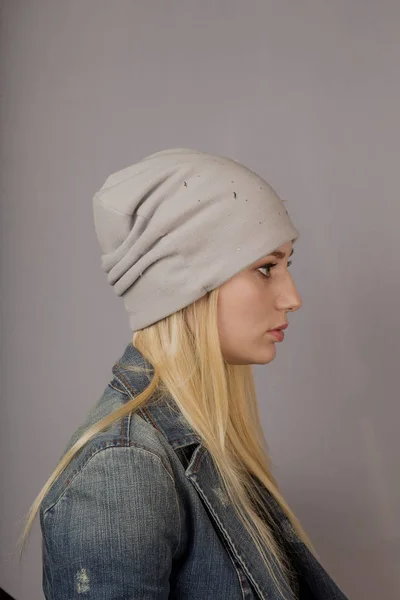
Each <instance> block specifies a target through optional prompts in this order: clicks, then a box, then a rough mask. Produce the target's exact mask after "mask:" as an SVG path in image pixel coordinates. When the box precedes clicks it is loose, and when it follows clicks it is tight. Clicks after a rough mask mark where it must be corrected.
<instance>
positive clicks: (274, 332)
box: [268, 329, 285, 342]
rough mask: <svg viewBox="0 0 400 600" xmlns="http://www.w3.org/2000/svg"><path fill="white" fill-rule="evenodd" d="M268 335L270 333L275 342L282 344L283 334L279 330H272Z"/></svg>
mask: <svg viewBox="0 0 400 600" xmlns="http://www.w3.org/2000/svg"><path fill="white" fill-rule="evenodd" d="M268 333H270V334H271V335H272V336H273V337H274V338H275V340H276V341H277V342H283V340H284V339H285V334H284V333H283V331H281V330H280V329H272V331H269V332H268Z"/></svg>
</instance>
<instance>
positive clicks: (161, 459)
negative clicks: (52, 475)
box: [43, 442, 180, 520]
mask: <svg viewBox="0 0 400 600" xmlns="http://www.w3.org/2000/svg"><path fill="white" fill-rule="evenodd" d="M109 448H122V449H126V448H139V449H140V450H144V451H145V452H148V453H149V454H152V455H153V456H155V457H156V458H158V459H159V460H160V462H161V464H162V466H163V467H164V470H165V471H166V472H167V474H168V476H169V477H170V479H171V480H172V482H173V484H174V490H175V496H176V495H177V494H176V487H175V479H174V477H173V474H172V473H171V471H170V470H169V468H168V467H167V466H166V465H165V463H164V460H163V457H162V455H161V454H159V453H158V452H156V451H154V450H150V449H149V448H147V447H146V446H143V445H142V444H139V443H137V442H131V443H130V444H129V445H127V446H117V445H116V443H115V442H111V443H108V444H107V445H105V446H104V447H102V448H97V450H95V451H94V452H93V453H92V454H91V455H90V456H89V457H88V458H87V460H85V462H84V463H83V464H82V465H80V467H79V468H78V469H77V470H76V471H75V472H74V473H73V475H72V476H71V477H70V478H69V479H68V480H67V483H66V485H65V488H64V489H63V491H62V493H61V494H60V495H59V496H57V498H56V499H55V500H54V502H53V503H52V504H51V505H50V506H48V507H47V508H46V509H45V510H44V511H43V516H45V515H46V514H47V513H48V512H49V510H51V509H52V508H54V507H55V505H56V504H57V503H58V502H59V501H60V500H61V498H62V497H63V496H64V494H65V493H66V491H67V489H68V486H69V485H70V484H71V483H72V481H73V480H74V479H75V478H76V477H77V475H79V473H80V472H81V471H82V469H83V468H84V467H85V466H86V465H87V464H88V462H89V461H90V460H91V459H92V458H93V457H94V456H96V454H98V453H99V452H103V451H104V450H108V449H109ZM61 475H62V473H60V475H59V477H61ZM179 520H180V519H179Z"/></svg>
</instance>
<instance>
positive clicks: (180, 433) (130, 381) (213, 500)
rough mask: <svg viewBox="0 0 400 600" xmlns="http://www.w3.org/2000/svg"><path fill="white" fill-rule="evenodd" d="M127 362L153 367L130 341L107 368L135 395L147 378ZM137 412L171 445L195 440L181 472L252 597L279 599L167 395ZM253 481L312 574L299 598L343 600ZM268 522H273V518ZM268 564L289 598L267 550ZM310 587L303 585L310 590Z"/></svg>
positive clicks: (205, 456) (205, 455) (206, 456)
mask: <svg viewBox="0 0 400 600" xmlns="http://www.w3.org/2000/svg"><path fill="white" fill-rule="evenodd" d="M130 364H140V365H145V366H147V367H148V368H149V369H150V370H151V373H152V371H153V368H152V366H151V364H150V363H149V362H148V361H147V360H146V359H145V358H144V356H143V355H142V354H141V353H140V352H139V351H138V350H137V348H135V347H134V346H133V345H132V343H129V344H128V345H127V347H126V349H125V351H124V353H123V355H122V357H121V358H120V359H119V360H118V361H117V362H116V363H115V364H114V366H113V368H112V371H113V373H114V377H115V379H114V384H115V385H116V387H118V388H119V389H121V391H123V392H125V393H127V394H128V395H129V396H130V397H134V396H136V395H137V394H139V393H141V392H142V391H143V390H144V389H145V388H146V387H147V386H148V384H149V380H148V379H147V378H146V376H145V375H143V374H141V373H134V372H132V371H130V370H129V365H130ZM137 412H138V413H139V414H140V415H141V416H142V418H144V419H145V420H146V421H148V422H149V423H151V424H152V425H153V427H155V428H156V429H158V430H159V431H160V432H161V433H162V434H163V435H164V437H165V438H166V439H167V440H168V442H169V444H170V445H171V446H172V447H173V448H174V449H175V450H178V449H179V448H183V447H185V446H189V445H192V444H195V445H196V448H195V450H194V452H193V454H192V455H191V458H190V462H189V464H188V466H187V467H186V470H185V475H186V477H187V478H188V479H189V481H190V482H191V483H192V485H193V486H194V487H195V489H196V491H197V493H198V494H199V496H200V498H201V500H202V501H203V504H204V506H205V508H206V510H207V512H208V515H209V517H210V518H211V520H212V522H213V524H214V527H215V528H216V530H217V532H218V534H219V536H220V537H221V538H222V539H223V540H224V545H225V547H227V548H228V549H229V551H230V553H231V555H232V556H233V560H234V561H235V562H236V563H239V564H240V566H241V568H242V569H243V571H244V572H245V573H246V575H247V577H248V579H249V580H250V581H251V583H252V584H253V586H254V590H255V593H256V597H257V598H259V600H263V599H266V598H268V599H269V600H278V598H279V599H280V600H281V596H279V595H278V593H277V591H276V588H275V585H274V584H273V581H272V579H271V576H270V575H269V573H268V571H267V570H266V568H265V566H264V563H263V561H262V559H261V557H260V554H259V552H258V550H257V549H256V548H255V546H254V543H253V541H252V539H251V537H250V536H249V534H248V533H247V531H246V529H245V528H244V527H243V525H242V523H241V521H240V520H239V519H238V517H237V515H236V513H235V512H234V509H233V508H232V506H231V504H230V503H229V502H228V500H227V498H226V497H224V493H223V490H222V489H221V480H220V476H219V474H218V472H217V470H216V467H215V465H214V462H213V460H212V457H211V455H210V453H209V452H208V450H207V449H206V448H205V447H204V445H203V444H202V443H201V440H200V438H199V436H198V435H197V434H196V433H195V432H194V431H193V430H192V428H191V427H190V426H189V424H188V423H187V421H186V420H185V418H184V417H183V415H182V413H181V411H180V410H179V408H178V406H177V405H176V403H175V401H174V399H173V398H172V397H171V396H170V395H166V396H163V397H162V398H161V399H160V398H158V399H157V402H152V401H150V402H148V403H147V404H146V406H145V407H143V408H140V409H139V410H138V411H137ZM254 484H255V485H256V486H257V487H258V489H259V490H260V492H261V494H262V497H263V500H265V506H266V507H268V512H267V514H266V517H267V519H269V518H270V517H269V516H268V515H271V514H272V515H273V519H274V520H275V523H276V529H275V534H276V535H278V536H279V537H280V540H281V542H282V543H283V544H284V546H285V547H286V550H287V551H288V552H289V553H290V554H291V556H292V558H293V563H294V564H295V565H296V567H297V569H298V572H299V573H301V572H306V573H307V572H308V573H312V576H311V577H307V576H306V581H307V583H305V585H310V588H311V590H312V595H308V594H307V593H305V594H304V596H302V597H304V598H313V599H318V600H322V598H327V597H329V598H332V599H333V600H346V598H345V596H344V595H343V594H342V592H341V590H339V588H338V587H337V586H336V584H335V583H334V582H333V581H332V579H331V578H330V577H329V575H328V574H327V573H326V571H325V570H324V569H323V567H322V566H321V565H320V564H319V562H318V560H317V559H316V558H315V557H314V556H313V555H312V553H311V552H310V551H309V550H308V548H307V546H306V545H305V544H304V543H303V542H302V540H301V539H300V538H299V536H298V535H297V533H296V531H295V530H294V528H293V527H292V525H291V523H290V521H289V519H288V518H287V516H286V515H285V514H284V513H283V511H282V509H281V508H280V506H279V504H278V503H277V501H276V500H275V499H274V498H273V497H272V495H271V494H270V493H269V492H268V490H266V488H264V487H263V486H261V485H260V484H259V482H257V481H256V480H255V479H254ZM271 526H273V527H274V525H273V523H271ZM270 564H271V565H272V568H273V569H274V572H275V574H276V577H277V579H278V580H279V581H280V583H281V585H282V588H283V590H284V594H285V596H284V597H285V598H286V599H287V600H292V599H294V596H293V592H292V590H291V589H290V588H289V586H288V583H287V582H286V581H284V580H282V578H281V575H280V574H279V572H278V570H277V569H276V562H275V559H274V557H273V556H272V555H270ZM310 588H307V589H308V590H309V591H310Z"/></svg>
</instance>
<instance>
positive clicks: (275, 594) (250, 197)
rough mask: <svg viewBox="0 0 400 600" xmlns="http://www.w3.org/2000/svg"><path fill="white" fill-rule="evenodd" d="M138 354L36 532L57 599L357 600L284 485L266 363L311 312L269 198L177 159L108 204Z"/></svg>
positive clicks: (255, 180)
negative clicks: (262, 379) (267, 398)
mask: <svg viewBox="0 0 400 600" xmlns="http://www.w3.org/2000/svg"><path fill="white" fill-rule="evenodd" d="M93 207H94V221H95V229H96V234H97V236H98V240H99V243H100V246H101V249H102V269H103V270H104V271H105V272H106V273H107V277H108V282H109V284H110V285H112V286H113V288H114V290H115V293H116V294H117V295H118V296H121V297H122V298H123V300H124V305H125V308H126V310H127V312H128V315H129V325H130V329H131V330H132V332H133V334H132V338H131V341H129V343H128V345H127V346H126V348H125V351H124V352H123V354H122V356H120V358H119V359H118V360H116V362H115V364H114V365H113V367H112V374H110V381H109V383H108V385H107V387H106V389H105V391H104V393H103V395H102V397H101V398H100V400H99V401H98V402H97V403H96V405H95V406H93V408H92V409H91V410H90V412H89V414H88V415H87V417H86V419H85V420H84V422H83V423H82V425H81V426H80V427H79V428H78V429H77V431H75V432H74V433H73V435H72V437H71V439H70V441H69V443H68V445H67V447H66V449H65V451H64V453H63V455H62V457H61V460H60V462H59V463H58V465H57V467H56V469H55V471H54V472H53V474H52V475H51V476H50V478H49V480H48V481H47V483H46V484H45V486H44V487H43V489H42V490H41V492H40V493H39V495H38V497H37V498H36V500H35V502H34V503H33V505H32V507H31V509H30V512H29V514H28V517H27V524H26V527H25V530H24V532H23V537H22V545H21V555H22V552H23V547H24V543H25V540H26V537H27V536H28V533H29V530H30V527H31V525H32V522H33V520H34V518H35V515H36V513H37V512H38V510H39V509H40V524H41V531H42V534H43V590H44V594H45V597H46V599H47V600H74V599H78V598H79V599H83V598H85V599H88V600H89V599H93V600H128V599H129V600H133V599H135V600H136V599H140V600H156V599H157V600H161V599H167V598H174V599H179V600H210V599H213V600H214V599H215V600H239V599H242V600H244V599H246V600H256V599H258V600H261V599H265V600H266V599H268V600H278V599H282V598H283V599H287V600H294V599H295V598H301V599H304V600H311V599H314V600H345V596H344V595H343V593H342V592H341V591H340V589H339V588H338V587H337V586H336V584H335V583H334V582H333V580H332V579H331V578H330V576H329V575H328V573H327V572H326V571H325V570H324V568H323V567H322V566H321V564H320V563H319V561H318V559H317V557H316V554H315V552H314V550H313V548H312V545H311V543H310V541H309V539H308V537H307V535H306V534H305V532H304V531H303V529H302V527H301V525H300V523H299V521H298V519H297V518H296V516H295V515H294V514H293V512H292V510H291V509H290V507H289V506H288V504H287V502H286V501H285V499H284V498H283V496H282V493H281V492H280V490H279V486H278V483H277V481H276V480H275V479H274V477H273V474H272V473H271V467H270V461H269V458H268V446H267V444H266V441H265V438H264V435H263V431H262V428H261V425H260V418H259V412H258V405H257V398H256V392H255V385H254V380H253V371H252V367H251V365H253V364H267V363H269V362H271V361H272V360H273V359H274V358H275V355H276V342H281V341H282V340H283V337H284V334H283V332H282V329H284V328H285V327H286V326H287V324H288V313H289V312H290V311H295V310H298V309H299V308H300V307H301V298H300V296H299V294H298V292H297V290H296V287H295V285H294V282H293V279H292V276H291V274H290V272H289V270H288V267H289V265H290V260H289V257H290V256H291V254H292V253H293V244H294V242H295V240H296V239H297V238H298V237H299V233H298V231H297V230H296V229H295V227H294V225H293V223H292V221H291V219H290V217H289V215H288V213H287V211H286V209H285V207H284V204H283V201H282V200H281V199H280V198H279V197H278V196H277V194H276V193H275V191H274V190H273V189H272V188H271V186H270V185H269V184H268V183H267V182H266V181H264V180H263V179H261V177H259V176H258V175H257V174H255V173H254V172H252V171H251V170H250V169H248V168H246V167H245V166H243V165H241V164H239V163H238V162H236V161H234V160H232V159H229V158H226V157H221V156H214V155H210V154H206V153H203V152H199V151H196V150H191V149H187V148H178V149H170V150H164V151H161V152H157V153H155V154H152V155H151V156H148V157H146V158H144V159H143V160H142V161H140V162H138V163H137V164H134V165H132V166H129V167H126V168H124V169H122V170H120V171H118V172H116V173H113V174H112V175H110V176H109V177H108V178H107V180H106V181H105V183H104V185H103V186H102V188H101V189H100V190H99V191H98V192H97V193H96V194H95V196H94V199H93Z"/></svg>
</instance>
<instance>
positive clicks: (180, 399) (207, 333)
mask: <svg viewBox="0 0 400 600" xmlns="http://www.w3.org/2000/svg"><path fill="white" fill-rule="evenodd" d="M218 292H219V289H218V288H216V289H214V290H212V291H211V292H208V293H207V294H206V295H204V296H202V297H201V298H199V299H198V300H196V301H195V302H194V303H192V304H191V305H189V306H187V307H185V308H183V309H181V310H179V311H177V312H175V313H173V314H172V315H169V316H168V317H166V318H164V319H162V320H160V321H158V322H157V323H154V324H153V325H150V326H149V327H146V328H144V329H142V330H140V331H137V332H135V333H134V335H133V340H132V343H133V345H134V346H135V347H136V348H137V349H138V350H139V352H140V353H141V354H142V355H143V356H144V357H145V358H146V359H147V360H148V361H149V363H150V364H151V365H152V366H153V368H154V376H153V378H152V380H150V379H149V381H150V383H149V386H148V387H147V388H146V389H145V390H144V391H143V392H142V393H140V394H138V395H137V396H136V397H134V398H132V399H130V400H129V401H128V402H126V403H124V404H123V405H122V406H121V407H120V408H118V409H117V410H115V411H114V412H112V413H110V414H109V415H107V416H106V417H104V418H103V419H101V420H100V421H99V422H97V423H95V424H94V425H92V426H91V427H89V429H87V430H86V431H85V433H84V434H83V435H82V436H81V437H80V438H79V439H78V440H77V441H76V442H75V444H74V445H73V446H72V447H71V448H70V449H69V451H68V452H66V454H65V455H64V456H63V457H62V459H61V460H60V461H59V463H58V465H57V467H56V468H55V470H54V471H53V473H52V474H51V476H50V477H49V479H48V480H47V482H46V483H45V485H44V486H43V488H42V489H41V491H40V492H39V494H38V496H37V497H36V499H35V501H34V502H33V504H32V506H31V508H30V510H29V512H28V514H27V516H26V524H25V527H24V530H23V532H22V534H21V537H20V539H19V541H18V544H17V549H18V548H19V556H20V559H21V558H22V555H23V552H24V548H25V544H26V541H27V538H28V536H29V532H30V529H31V527H32V524H33V521H34V519H35V516H36V513H37V512H38V510H39V508H40V505H41V502H42V501H43V499H44V497H45V495H46V493H47V492H48V490H49V489H50V487H51V485H52V484H53V482H54V481H55V480H56V479H57V477H58V476H59V475H60V474H61V473H62V471H63V470H64V469H65V468H66V467H67V465H68V464H69V462H70V461H71V460H72V459H73V457H74V456H75V455H76V454H77V453H78V452H79V450H80V449H81V448H82V447H83V446H84V445H85V444H86V442H88V441H89V440H90V439H91V438H93V437H94V436H95V435H96V434H98V433H99V432H101V431H102V430H103V429H104V428H106V427H108V426H109V425H111V424H112V423H113V422H114V421H117V420H118V419H121V418H122V417H124V416H125V415H127V414H129V413H131V412H134V411H136V410H137V409H138V408H140V407H142V406H144V405H145V403H146V401H147V400H148V399H149V398H150V397H151V396H153V394H156V393H161V394H162V393H163V392H164V391H166V392H167V393H169V394H171V395H172V397H173V398H174V400H175V402H176V404H177V406H178V407H179V409H180V410H181V411H182V414H183V416H184V417H185V418H186V420H187V422H188V423H189V425H190V426H191V427H192V428H193V430H194V431H195V432H196V433H197V434H198V435H199V437H200V438H201V440H202V443H203V445H204V446H205V447H206V448H207V450H208V451H209V452H210V454H211V456H212V457H213V459H214V463H215V466H216V468H217V470H218V472H219V474H220V476H221V478H222V481H223V483H224V486H225V491H226V494H227V495H228V497H229V500H230V501H231V505H232V506H233V507H234V508H235V510H236V511H237V514H238V517H239V518H240V520H241V521H242V523H243V525H244V527H245V528H246V530H247V531H248V533H249V534H250V536H251V538H252V539H253V541H254V543H255V545H256V547H257V548H258V550H259V551H260V553H261V556H262V557H263V559H264V560H265V564H266V568H267V569H268V570H269V572H270V573H271V576H272V578H273V579H274V581H275V582H276V584H277V586H278V588H279V587H280V586H279V585H278V583H277V579H276V577H275V575H274V572H273V570H272V569H271V565H270V564H269V562H270V559H268V558H267V555H266V554H265V553H264V552H265V550H264V549H265V547H266V548H267V549H268V551H269V552H270V553H271V554H272V555H273V557H274V558H275V560H276V562H277V565H278V566H279V567H280V569H281V572H282V573H283V574H284V576H288V571H287V565H286V564H285V558H284V555H283V553H282V551H281V549H280V546H279V544H277V542H276V540H275V538H274V536H273V534H272V531H271V528H270V527H269V526H268V524H267V523H266V522H265V520H263V519H262V518H261V517H260V516H259V514H258V511H257V507H259V506H260V502H261V500H260V497H259V495H258V493H257V490H256V486H255V485H254V480H252V479H251V476H255V477H256V478H258V480H259V481H260V482H261V484H262V485H263V486H265V488H267V490H269V492H270V493H271V494H272V496H273V497H274V498H275V500H276V501H277V502H278V503H279V505H280V507H281V508H282V510H283V512H284V513H285V514H286V516H287V517H288V519H289V521H290V522H291V524H292V526H293V528H294V529H295V531H296V532H297V533H298V535H299V537H300V539H301V540H302V541H303V542H304V543H305V544H306V546H307V547H308V548H309V549H310V551H311V552H312V553H313V554H314V555H316V553H315V550H314V548H313V546H312V543H311V541H310V539H309V538H308V536H307V534H306V533H305V531H304V530H303V528H302V527H301V525H300V522H299V521H298V519H297V517H296V516H295V515H294V513H293V512H292V510H291V509H290V507H289V506H288V504H287V503H286V501H285V500H284V498H283V497H282V495H281V493H280V491H279V488H278V484H277V482H276V481H275V479H274V477H273V475H272V473H271V466H270V460H269V457H268V446H267V444H266V441H265V438H264V434H263V430H262V427H261V423H260V417H259V412H258V402H257V397H256V390H255V384H254V377H253V370H252V367H251V365H230V364H228V363H227V362H226V361H225V359H224V357H223V355H222V352H221V347H220V342H219V335H218V325H217V312H218V311H217V306H218ZM189 319H192V321H191V322H192V323H193V329H192V330H191V329H190V327H189ZM125 368H129V369H131V370H133V371H137V370H143V369H144V370H145V371H146V369H145V367H143V369H142V368H141V367H140V366H139V365H128V366H125ZM146 373H147V374H148V372H147V371H146ZM263 509H264V510H265V509H266V507H265V504H264V505H263ZM263 547H264V549H263Z"/></svg>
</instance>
